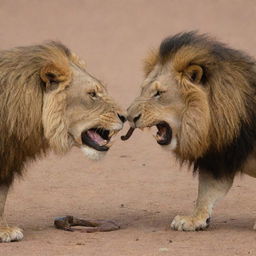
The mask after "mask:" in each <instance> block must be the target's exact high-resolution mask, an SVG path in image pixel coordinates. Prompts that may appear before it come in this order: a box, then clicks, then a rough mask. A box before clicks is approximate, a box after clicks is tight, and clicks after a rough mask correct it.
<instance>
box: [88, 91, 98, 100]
mask: <svg viewBox="0 0 256 256" xmlns="http://www.w3.org/2000/svg"><path fill="white" fill-rule="evenodd" d="M88 94H89V95H90V96H91V97H92V98H96V96H97V94H96V92H94V91H92V92H88Z"/></svg>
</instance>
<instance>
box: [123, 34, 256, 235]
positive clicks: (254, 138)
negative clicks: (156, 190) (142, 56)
mask: <svg viewBox="0 0 256 256" xmlns="http://www.w3.org/2000/svg"><path fill="white" fill-rule="evenodd" d="M145 73H146V78H145V80H144V82H143V83H142V89H141V94H140V96H139V97H137V98H136V99H135V100H134V102H133V103H132V104H131V106H130V107H129V108H128V120H129V121H130V124H131V128H130V130H129V133H128V134H127V136H124V137H123V138H122V139H128V137H129V136H130V135H131V134H132V131H133V130H134V129H135V128H144V127H152V126H156V127H157V129H158V132H157V134H156V141H157V142H158V144H160V145H162V147H163V148H165V149H169V150H171V151H173V152H174V153H175V155H176V156H177V158H178V159H179V160H180V161H181V163H183V162H188V163H189V164H191V165H193V167H194V170H195V171H198V172H199V188H198V198H197V202H196V206H195V209H194V212H193V214H192V215H191V216H176V217H175V218H174V220H173V221H172V224H171V228H172V229H175V230H179V231H182V230H184V231H194V230H201V229H205V228H206V227H207V226H208V225H209V221H210V217H211V213H212V209H213V206H214V203H215V202H216V201H217V200H219V199H220V198H221V197H223V196H224V195H225V194H226V193H227V192H228V190H229V189H230V187H231V186H232V183H233V179H234V176H235V174H237V173H238V172H242V173H246V174H249V175H251V176H254V177H256V167H255V163H256V162H255V161H256V150H255V146H256V96H255V95H256V65H255V60H254V59H253V58H251V57H249V56H247V55H246V54H245V53H243V52H241V51H237V50H233V49H230V48H228V47H227V46H225V45H224V44H222V43H219V42H217V41H215V40H212V39H210V38H209V37H207V36H206V35H198V34H197V33H195V32H189V33H181V34H177V35H175V36H173V37H169V38H167V39H165V40H164V41H163V42H162V43H161V45H160V48H159V51H157V52H154V53H152V54H151V55H150V57H149V58H148V59H147V60H146V65H145ZM254 228H256V225H255V226H254Z"/></svg>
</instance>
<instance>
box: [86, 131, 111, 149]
mask: <svg viewBox="0 0 256 256" xmlns="http://www.w3.org/2000/svg"><path fill="white" fill-rule="evenodd" d="M87 134H88V136H89V137H90V138H91V139H92V140H93V141H94V142H96V143H97V144H99V145H100V146H104V145H106V144H107V141H106V140H104V139H103V138H102V137H101V136H100V135H99V134H98V133H97V132H95V131H92V130H89V131H87Z"/></svg>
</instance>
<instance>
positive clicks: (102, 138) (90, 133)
mask: <svg viewBox="0 0 256 256" xmlns="http://www.w3.org/2000/svg"><path fill="white" fill-rule="evenodd" d="M81 139H82V142H83V144H84V145H86V146H88V147H91V148H94V149H96V150H98V151H108V150H109V146H108V145H107V144H108V143H109V142H110V139H111V136H110V131H109V130H106V129H101V128H92V129H89V130H87V131H84V132H82V134H81Z"/></svg>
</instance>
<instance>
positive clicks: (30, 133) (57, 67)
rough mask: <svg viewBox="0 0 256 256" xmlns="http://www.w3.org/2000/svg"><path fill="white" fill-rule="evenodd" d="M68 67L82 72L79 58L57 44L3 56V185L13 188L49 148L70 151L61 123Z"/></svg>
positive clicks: (0, 68) (0, 67)
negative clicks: (31, 162) (28, 165)
mask: <svg viewBox="0 0 256 256" xmlns="http://www.w3.org/2000/svg"><path fill="white" fill-rule="evenodd" d="M69 62H73V63H76V65H79V66H80V67H81V68H82V64H81V61H79V59H78V57H76V56H74V55H73V54H71V52H70V51H69V49H68V48H66V47H65V46H64V45H62V44H61V43H58V42H49V43H46V44H42V45H36V46H29V47H18V48H15V49H11V50H5V51H1V52H0V120H1V122H0V133H1V135H2V136H1V139H0V166H1V171H0V185H1V184H7V185H8V184H10V183H12V181H13V178H14V174H21V173H22V170H23V167H24V163H25V162H26V161H27V160H33V159H35V158H36V156H39V155H40V154H43V153H46V151H47V149H48V148H51V149H52V150H54V151H55V152H57V153H64V152H66V151H68V150H69V149H70V147H71V143H70V139H69V138H68V134H67V124H66V122H65V119H64V118H63V115H64V113H63V112H64V110H65V107H66V94H65V93H63V92H64V91H65V90H66V87H67V84H68V83H69V82H70V80H71V74H70V70H69V68H68V63H69ZM53 69H54V74H53V73H52V70H53ZM49 80H51V86H48V83H49ZM57 86H58V89H56V88H54V87H57ZM50 90H52V92H51V93H49V94H47V91H50Z"/></svg>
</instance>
